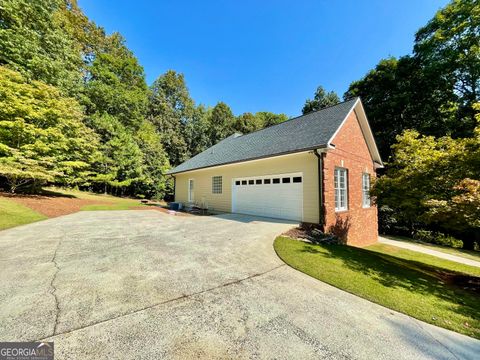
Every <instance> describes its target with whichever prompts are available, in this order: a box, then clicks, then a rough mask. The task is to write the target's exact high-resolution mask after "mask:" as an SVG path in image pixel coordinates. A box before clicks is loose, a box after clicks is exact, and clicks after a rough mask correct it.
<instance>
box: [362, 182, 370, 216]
mask: <svg viewBox="0 0 480 360" xmlns="http://www.w3.org/2000/svg"><path fill="white" fill-rule="evenodd" d="M362 206H363V207H364V208H368V207H370V174H362Z"/></svg>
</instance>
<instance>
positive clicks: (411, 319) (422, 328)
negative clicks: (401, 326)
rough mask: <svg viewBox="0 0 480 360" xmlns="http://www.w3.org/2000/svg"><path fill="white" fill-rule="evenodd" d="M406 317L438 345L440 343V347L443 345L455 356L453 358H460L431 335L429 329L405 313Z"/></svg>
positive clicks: (444, 346)
mask: <svg viewBox="0 0 480 360" xmlns="http://www.w3.org/2000/svg"><path fill="white" fill-rule="evenodd" d="M407 317H408V318H409V319H410V321H412V322H413V323H414V324H415V326H416V327H418V328H419V329H420V330H421V331H423V332H424V333H425V334H427V336H429V337H430V338H431V339H432V340H433V341H435V342H436V343H437V344H438V345H440V346H441V347H443V348H444V349H445V350H447V351H448V352H449V353H450V354H452V356H453V357H454V358H455V359H458V360H460V358H459V357H458V356H457V355H456V354H455V353H454V352H453V351H452V350H450V348H449V347H448V346H446V345H445V344H443V343H442V342H441V341H439V340H438V339H437V338H436V337H435V336H433V334H432V333H430V331H428V329H425V328H424V327H423V326H422V324H421V322H420V321H419V320H417V319H415V318H412V317H410V316H408V315H407Z"/></svg>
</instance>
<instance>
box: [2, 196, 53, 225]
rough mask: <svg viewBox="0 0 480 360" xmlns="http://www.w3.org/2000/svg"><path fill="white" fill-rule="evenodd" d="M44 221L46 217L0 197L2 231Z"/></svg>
mask: <svg viewBox="0 0 480 360" xmlns="http://www.w3.org/2000/svg"><path fill="white" fill-rule="evenodd" d="M44 219H46V216H44V215H42V214H40V213H38V212H36V211H33V210H32V209H30V208H28V207H26V206H23V205H20V204H17V203H16V202H15V201H12V200H9V199H6V198H4V197H0V230H4V229H8V228H11V227H14V226H18V225H24V224H29V223H32V222H35V221H39V220H44Z"/></svg>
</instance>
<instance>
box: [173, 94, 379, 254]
mask: <svg viewBox="0 0 480 360" xmlns="http://www.w3.org/2000/svg"><path fill="white" fill-rule="evenodd" d="M380 167H383V164H382V160H381V158H380V155H379V152H378V149H377V146H376V144H375V140H374V138H373V135H372V131H371V129H370V126H369V124H368V120H367V117H366V114H365V111H364V108H363V105H362V102H361V100H360V99H359V98H354V99H351V100H348V101H345V102H343V103H340V104H337V105H334V106H330V107H327V108H324V109H322V110H319V111H316V112H312V113H309V114H306V115H303V116H299V117H297V118H293V119H290V120H288V121H285V122H283V123H281V124H278V125H274V126H271V127H268V128H265V129H262V130H258V131H256V132H253V133H250V134H246V135H242V134H233V135H231V136H230V137H227V138H226V139H224V140H222V141H220V142H219V143H217V144H216V145H214V146H212V147H211V148H209V149H207V150H205V151H204V152H202V153H200V154H198V155H197V156H194V157H193V158H191V159H189V160H187V161H185V162H184V163H182V164H180V165H178V166H177V167H176V168H174V169H172V170H171V171H170V172H169V173H170V174H171V175H173V176H174V178H175V201H177V202H182V203H196V204H199V205H201V206H207V207H208V208H209V209H210V210H213V211H220V212H234V213H242V214H251V215H258V216H266V217H271V218H279V219H289V220H295V221H300V222H305V223H315V224H320V225H321V226H322V227H323V229H324V231H326V232H334V233H335V234H337V235H338V236H339V237H342V238H343V239H345V241H347V242H348V243H349V244H353V245H358V246H363V245H368V244H371V243H373V242H376V240H377V235H378V229H377V209H376V207H375V206H374V205H373V204H371V202H370V197H369V187H370V183H371V180H372V178H373V177H374V176H375V170H376V169H377V168H380Z"/></svg>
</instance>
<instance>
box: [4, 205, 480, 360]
mask: <svg viewBox="0 0 480 360" xmlns="http://www.w3.org/2000/svg"><path fill="white" fill-rule="evenodd" d="M290 226H291V224H288V223H283V222H278V221H277V222H276V221H273V220H272V221H270V220H268V219H262V218H255V217H249V216H239V215H224V216H218V217H180V216H170V215H166V214H162V213H159V212H156V211H112V212H107V211H105V212H80V213H77V214H72V215H68V216H64V217H61V218H56V219H50V220H46V221H42V222H38V223H35V224H30V225H25V226H21V227H17V228H14V229H10V230H6V231H2V232H0V266H1V271H0V339H1V340H2V341H20V340H39V339H48V340H52V341H54V342H55V351H56V354H55V359H57V360H58V359H105V358H108V359H162V358H167V359H198V358H208V359H212V358H213V359H215V358H217V359H225V358H234V359H271V358H275V359H312V358H328V359H389V360H390V359H474V358H475V355H478V354H479V353H480V341H478V340H475V339H472V338H469V337H466V336H463V335H460V334H456V333H453V332H451V331H448V330H444V329H441V328H437V327H435V326H432V325H429V324H425V323H423V322H421V321H417V320H415V319H412V318H411V317H408V316H405V315H403V314H400V313H397V312H395V311H392V310H389V309H386V308H384V307H382V306H379V305H376V304H373V303H371V302H368V301H366V300H363V299H361V298H358V297H356V296H354V295H351V294H349V293H346V292H344V291H341V290H338V289H336V288H334V287H331V286H329V285H327V284H325V283H322V282H320V281H317V280H315V279H313V278H311V277H309V276H307V275H305V274H302V273H300V272H298V271H296V270H294V269H292V268H290V267H288V266H287V265H285V264H283V263H282V262H281V261H280V260H279V258H278V257H277V256H276V254H275V253H274V251H273V248H272V240H273V238H274V236H275V235H276V234H278V233H280V232H282V231H284V230H285V229H287V228H289V227H290ZM477 358H478V357H477Z"/></svg>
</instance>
